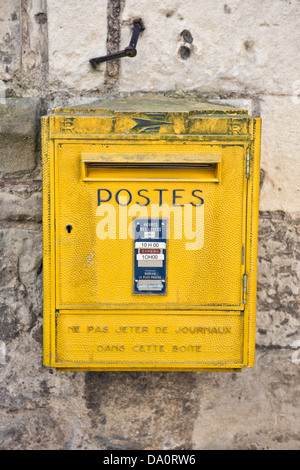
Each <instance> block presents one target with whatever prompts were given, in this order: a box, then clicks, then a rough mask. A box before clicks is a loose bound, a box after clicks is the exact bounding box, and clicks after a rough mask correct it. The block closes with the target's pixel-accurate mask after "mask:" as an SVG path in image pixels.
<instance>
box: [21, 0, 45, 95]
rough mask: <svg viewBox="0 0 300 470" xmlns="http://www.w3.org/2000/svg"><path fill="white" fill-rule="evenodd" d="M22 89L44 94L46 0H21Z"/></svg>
mask: <svg viewBox="0 0 300 470" xmlns="http://www.w3.org/2000/svg"><path fill="white" fill-rule="evenodd" d="M20 3H21V5H20V14H21V18H22V22H21V41H22V61H21V66H22V87H23V88H24V89H26V90H32V91H33V92H34V93H36V92H37V93H38V94H42V93H45V92H46V86H47V75H48V41H47V39H48V30H47V0H21V2H20Z"/></svg>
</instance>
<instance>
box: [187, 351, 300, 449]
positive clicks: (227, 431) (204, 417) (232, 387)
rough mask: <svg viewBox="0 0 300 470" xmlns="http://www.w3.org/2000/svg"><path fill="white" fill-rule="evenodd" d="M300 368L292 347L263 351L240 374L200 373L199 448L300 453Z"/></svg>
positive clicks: (196, 426)
mask: <svg viewBox="0 0 300 470" xmlns="http://www.w3.org/2000/svg"><path fill="white" fill-rule="evenodd" d="M299 378H300V366H299V365H295V364H293V363H292V352H291V350H289V349H274V350H272V349H270V350H268V349H261V350H260V349H259V350H258V351H257V355H256V365H255V367H254V368H252V369H248V370H247V371H244V372H242V373H241V374H219V375H217V374H208V373H204V374H198V376H197V379H198V380H197V389H198V390H199V394H200V396H199V413H198V417H197V420H196V422H195V423H194V432H193V447H194V448H195V449H225V450H226V449H237V450H238V449H248V450H250V449H282V450H284V449H299V448H300V441H299V433H300V411H299V406H298V401H297V398H296V397H297V395H298V394H299V391H300V389H299V383H300V382H299Z"/></svg>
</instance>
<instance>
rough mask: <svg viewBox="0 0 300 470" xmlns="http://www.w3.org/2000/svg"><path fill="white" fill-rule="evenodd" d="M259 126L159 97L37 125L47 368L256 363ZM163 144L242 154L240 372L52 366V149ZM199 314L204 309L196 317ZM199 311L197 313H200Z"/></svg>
mask: <svg viewBox="0 0 300 470" xmlns="http://www.w3.org/2000/svg"><path fill="white" fill-rule="evenodd" d="M260 127H261V122H260V119H259V118H253V117H250V116H249V115H248V113H247V111H245V110H239V109H235V108H232V107H229V106H225V107H224V106H220V105H214V104H208V103H204V102H201V101H195V102H193V101H187V100H179V99H169V98H164V97H159V98H157V97H152V96H150V97H142V98H131V99H127V100H125V99H124V100H112V101H108V102H98V103H96V104H93V105H89V106H87V105H85V106H77V107H74V108H68V107H66V108H61V109H57V110H55V112H54V113H52V114H49V115H48V116H44V117H42V158H43V283H44V284H43V285H44V287H43V289H44V307H43V309H44V315H43V318H44V325H43V329H44V365H46V366H49V367H55V368H57V369H58V370H133V369H134V370H193V371H202V370H203V371H240V370H242V368H243V367H252V366H253V365H254V360H255V309H256V283H257V266H256V264H257V233H258V203H259V171H260V169H259V168H260V167H259V160H260ZM103 139H104V140H107V139H111V140H118V141H119V142H124V143H126V142H128V141H131V140H132V139H135V140H137V141H143V142H145V141H146V142H147V141H153V140H155V141H156V142H159V141H161V140H164V141H165V140H168V141H170V142H171V141H172V142H174V141H178V142H182V141H183V140H184V141H185V142H198V143H203V144H204V143H209V144H218V145H221V146H226V145H228V144H229V143H230V145H238V146H243V148H244V149H245V162H244V165H245V175H244V177H245V179H246V185H247V202H246V204H247V211H246V244H245V253H244V256H245V274H244V276H243V281H242V282H243V302H244V311H243V312H241V315H243V321H244V330H243V361H242V362H241V363H239V364H230V363H226V362H224V363H211V364H202V365H201V366H199V365H193V364H184V365H180V364H178V365H176V364H175V365H168V364H157V363H153V364H149V363H148V364H146V365H143V364H128V365H126V364H118V363H115V364H110V365H103V364H100V363H99V364H95V363H88V362H85V363H80V362H78V361H77V362H76V361H74V362H73V361H71V362H67V363H61V362H59V361H57V360H56V325H57V318H58V316H59V314H60V312H59V310H58V309H57V306H56V297H55V290H56V288H57V285H56V283H57V276H56V267H55V262H56V261H55V246H56V233H55V222H56V221H55V207H56V205H57V204H59V201H57V199H56V197H57V195H56V188H55V171H56V156H57V149H58V147H59V146H60V145H62V144H63V143H65V142H71V141H74V142H75V141H76V142H78V143H80V142H82V143H85V142H87V141H93V142H95V141H101V140H103ZM200 310H201V309H200ZM200 310H199V311H200Z"/></svg>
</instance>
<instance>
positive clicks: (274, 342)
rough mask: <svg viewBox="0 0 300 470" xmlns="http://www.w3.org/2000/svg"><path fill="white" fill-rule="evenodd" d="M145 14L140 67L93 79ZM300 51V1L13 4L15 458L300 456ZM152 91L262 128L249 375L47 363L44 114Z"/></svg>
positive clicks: (4, 246)
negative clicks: (83, 452) (265, 452)
mask: <svg viewBox="0 0 300 470" xmlns="http://www.w3.org/2000/svg"><path fill="white" fill-rule="evenodd" d="M140 17H141V18H142V19H143V20H144V23H145V26H146V29H145V31H144V32H143V33H142V35H141V38H140V39H139V42H138V46H137V49H138V54H137V56H136V57H135V58H133V59H129V58H125V59H122V60H121V61H117V62H108V63H106V64H103V65H101V66H99V68H98V70H96V71H95V70H93V69H91V68H90V66H89V63H88V60H89V59H90V58H92V57H95V56H98V55H101V54H105V53H106V51H110V52H113V51H116V50H118V49H120V48H122V47H125V46H127V45H128V43H129V39H130V36H131V30H130V25H131V22H132V20H133V19H135V18H140ZM299 40H300V2H299V0H225V1H223V2H222V1H220V0H210V1H209V2H208V1H205V0H184V1H183V0H165V1H164V2H161V1H158V0H152V1H151V2H149V1H146V0H139V1H137V0H65V1H64V2H61V1H60V0H2V1H1V5H0V173H1V175H0V176H1V182H0V204H1V206H0V207H1V210H0V220H1V230H0V250H1V282H0V304H1V307H0V308H1V310H0V340H1V341H2V343H0V344H1V348H0V352H1V353H2V354H1V358H0V362H2V364H0V448H1V449H49V448H50V449H145V448H148V449H154V448H155V449H293V448H297V449H299V448H300V435H299V432H300V409H299V403H298V397H299V383H300V382H299V376H300V364H297V362H300V353H297V351H296V349H295V345H296V341H297V340H298V341H299V340H300V322H299V318H300V317H299V230H300V229H299V227H300V224H299V222H300V209H299V196H300V158H299V157H300V155H299V111H300V96H299V93H300V72H299V62H300V57H299ZM147 92H152V93H153V92H156V93H161V94H167V95H172V96H181V97H184V96H193V97H198V96H199V97H200V96H201V97H204V98H207V99H210V100H211V101H214V102H220V103H230V104H233V105H236V106H241V107H245V106H246V107H247V108H248V109H249V110H250V111H251V113H252V114H253V115H256V116H261V117H262V122H263V131H262V158H261V196H260V228H259V253H258V306H257V335H256V341H257V345H256V365H255V367H254V368H252V369H248V370H245V371H243V372H242V373H241V374H236V373H232V374H231V373H229V374H225V373H224V374H216V373H191V372H188V373H175V372H170V373H166V372H164V373H162V372H161V373H160V372H147V373H146V372H145V373H143V372H128V373H126V372H122V373H112V372H110V373H105V372H101V373H100V372H99V373H96V372H88V373H83V372H77V373H75V372H56V371H55V370H52V369H48V368H45V367H43V366H42V275H43V267H42V234H41V222H42V206H41V152H40V120H39V118H40V116H41V115H42V114H45V113H46V111H47V110H51V109H53V107H54V106H57V105H61V104H73V103H78V102H89V101H92V100H94V99H95V98H107V97H109V96H119V95H122V96H124V95H126V94H135V93H139V94H140V93H147ZM4 353H5V354H4ZM292 358H293V360H292Z"/></svg>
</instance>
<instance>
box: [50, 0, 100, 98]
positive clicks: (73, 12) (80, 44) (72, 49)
mask: <svg viewBox="0 0 300 470" xmlns="http://www.w3.org/2000/svg"><path fill="white" fill-rule="evenodd" d="M48 32H49V70H50V86H51V87H53V88H55V89H57V90H59V91H60V92H61V91H63V90H62V88H64V87H65V89H67V90H71V91H73V92H74V91H77V92H79V91H80V92H84V91H92V90H95V89H98V87H99V86H101V84H102V83H103V79H104V72H105V64H104V66H102V67H101V68H100V69H99V71H94V70H93V69H92V67H91V66H90V64H89V59H92V58H93V57H98V56H101V55H105V54H106V36H107V1H106V0H103V1H101V2H95V1H94V0H85V2H84V3H82V1H81V0H74V1H72V2H61V1H60V0H52V1H51V2H48ZM61 87H62V88H61Z"/></svg>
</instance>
